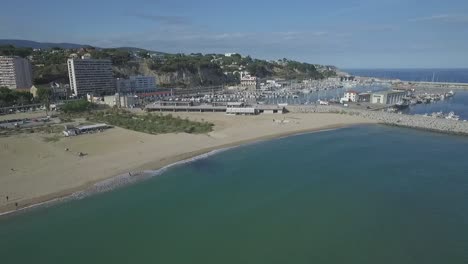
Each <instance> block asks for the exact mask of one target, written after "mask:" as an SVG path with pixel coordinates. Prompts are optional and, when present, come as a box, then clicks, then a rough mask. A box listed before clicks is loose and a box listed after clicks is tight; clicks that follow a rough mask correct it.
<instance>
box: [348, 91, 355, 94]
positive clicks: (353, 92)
mask: <svg viewBox="0 0 468 264" xmlns="http://www.w3.org/2000/svg"><path fill="white" fill-rule="evenodd" d="M346 93H352V94H357V92H356V91H347V92H346Z"/></svg>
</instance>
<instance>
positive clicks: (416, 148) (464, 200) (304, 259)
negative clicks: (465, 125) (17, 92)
mask: <svg viewBox="0 0 468 264" xmlns="http://www.w3.org/2000/svg"><path fill="white" fill-rule="evenodd" d="M0 263H3V264H10V263H164V264H175V263H180V264H187V263H203V264H210V263H216V264H219V263H226V264H229V263H256V264H259V263H359V264H365V263H372V264H375V263H380V264H386V263H392V264H393V263H398V264H404V263H421V264H430V263H437V264H440V263H468V138H466V137H456V136H446V135H440V134H433V133H426V132H421V131H415V130H407V129H399V128H390V127H384V126H362V127H352V128H346V129H340V130H334V131H325V132H319V133H312V134H304V135H299V136H293V137H288V138H282V139H277V140H272V141H267V142H258V143H255V144H250V145H246V146H242V147H239V148H235V149H231V150H228V151H225V152H222V153H219V154H217V155H214V156H210V157H208V158H205V159H200V160H197V161H194V162H191V163H188V164H185V165H181V166H176V167H173V168H171V169H169V170H168V171H166V172H164V173H163V174H162V175H158V176H156V177H153V178H151V179H149V180H145V181H142V182H139V183H137V184H134V185H130V186H127V187H124V188H121V189H117V190H114V191H111V192H107V193H102V194H99V195H95V196H92V197H88V198H85V199H81V200H75V201H71V202H66V203H62V204H57V205H54V206H51V207H47V208H37V209H34V210H31V211H29V212H25V213H20V214H17V215H13V216H8V217H2V218H0Z"/></svg>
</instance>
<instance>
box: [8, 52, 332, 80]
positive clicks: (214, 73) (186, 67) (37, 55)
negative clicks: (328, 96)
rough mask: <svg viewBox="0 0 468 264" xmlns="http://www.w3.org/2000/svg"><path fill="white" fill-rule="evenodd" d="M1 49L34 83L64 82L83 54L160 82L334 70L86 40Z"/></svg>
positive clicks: (119, 72)
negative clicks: (24, 65) (73, 60)
mask: <svg viewBox="0 0 468 264" xmlns="http://www.w3.org/2000/svg"><path fill="white" fill-rule="evenodd" d="M23 44H25V43H23ZM73 45H74V44H73ZM0 55H9V56H11V55H16V56H21V57H27V58H28V59H30V60H31V62H32V64H33V68H34V69H33V70H34V83H35V84H37V85H41V84H47V83H50V82H52V81H55V82H61V83H67V82H68V71H67V65H66V61H67V59H68V58H69V57H71V56H82V55H90V56H91V57H92V58H96V59H111V60H112V62H113V70H114V76H115V77H120V78H126V77H128V76H131V75H147V76H155V77H156V78H157V81H158V85H159V86H161V87H193V86H213V85H235V84H238V83H239V82H240V75H241V74H242V73H250V74H252V75H255V76H257V77H259V78H262V79H265V78H281V79H299V80H301V79H322V78H325V77H328V76H333V75H335V74H336V70H337V69H336V68H335V67H333V66H323V65H314V64H309V63H301V62H297V61H291V60H287V59H282V60H278V61H266V60H259V59H253V58H251V57H250V56H247V57H243V56H241V55H239V54H233V55H231V56H225V55H224V54H205V55H203V54H200V53H196V54H167V53H161V52H154V51H147V50H144V49H138V48H113V49H100V48H94V47H90V46H84V45H82V46H80V48H60V47H52V48H49V49H41V50H33V48H32V47H23V46H20V47H16V46H12V45H10V46H1V45H0Z"/></svg>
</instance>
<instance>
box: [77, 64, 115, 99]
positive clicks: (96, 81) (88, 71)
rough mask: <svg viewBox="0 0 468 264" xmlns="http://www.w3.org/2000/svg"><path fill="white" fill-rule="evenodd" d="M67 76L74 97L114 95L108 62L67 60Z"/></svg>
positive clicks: (113, 81) (110, 65)
mask: <svg viewBox="0 0 468 264" xmlns="http://www.w3.org/2000/svg"><path fill="white" fill-rule="evenodd" d="M68 76H69V78H70V89H71V90H72V91H73V94H74V95H76V96H84V95H86V94H88V93H90V94H94V95H105V94H114V93H115V79H114V77H113V75H112V62H111V61H110V60H93V59H68Z"/></svg>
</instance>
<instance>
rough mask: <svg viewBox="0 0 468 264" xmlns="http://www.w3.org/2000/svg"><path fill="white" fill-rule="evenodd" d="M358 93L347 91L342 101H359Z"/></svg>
mask: <svg viewBox="0 0 468 264" xmlns="http://www.w3.org/2000/svg"><path fill="white" fill-rule="evenodd" d="M357 95H358V93H357V92H355V91H347V92H346V93H345V94H344V96H343V98H341V102H357V98H358V96H357Z"/></svg>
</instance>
